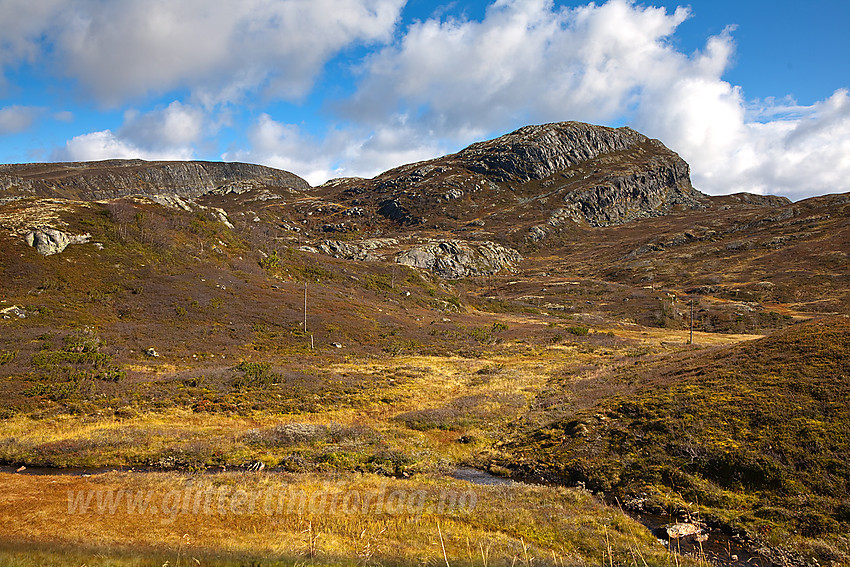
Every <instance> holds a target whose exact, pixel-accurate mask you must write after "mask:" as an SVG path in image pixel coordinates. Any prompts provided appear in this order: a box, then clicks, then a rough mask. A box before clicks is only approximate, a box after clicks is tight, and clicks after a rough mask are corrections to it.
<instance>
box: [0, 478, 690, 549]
mask: <svg viewBox="0 0 850 567" xmlns="http://www.w3.org/2000/svg"><path fill="white" fill-rule="evenodd" d="M92 491H93V493H94V494H96V496H95V497H94V498H93V499H92V500H91V505H90V506H89V508H88V510H87V511H86V512H85V513H81V512H80V509H81V508H80V507H79V506H78V507H76V508H75V510H74V511H71V510H70V509H69V506H70V505H69V494H70V495H71V496H70V497H71V501H72V502H77V503H78V502H80V500H78V498H80V495H83V497H84V496H85V495H86V494H88V493H92ZM118 491H124V494H125V495H127V494H131V495H149V504H150V506H149V508H148V510H147V511H146V513H139V512H138V508H136V510H135V513H129V511H128V509H127V507H126V506H125V501H123V500H122V501H121V502H120V505H119V506H116V507H115V508H114V510H113V512H114V513H110V509H109V507H108V506H105V505H104V506H103V507H102V508H100V509H98V501H97V498H99V496H97V494H101V495H102V494H106V493H111V494H116V493H117V492H118ZM196 494H213V495H216V496H215V497H214V498H213V499H212V500H211V502H212V504H211V505H210V506H209V507H207V506H206V502H205V501H204V500H202V499H193V498H194V496H193V495H196ZM222 494H223V495H226V497H220V495H222ZM242 494H244V495H246V497H244V498H243V497H241V496H237V495H242ZM288 494H291V495H299V496H300V495H306V499H305V500H304V501H303V502H302V501H301V500H299V499H298V498H295V497H292V498H287V497H285V496H284V497H283V502H285V503H286V504H285V505H284V506H281V507H280V508H278V507H277V506H278V503H279V502H280V499H279V498H280V497H281V496H282V495H288ZM352 494H358V495H361V496H362V497H363V498H364V499H366V498H371V500H370V502H372V503H373V504H372V505H371V506H366V505H364V504H362V502H363V501H364V500H360V501H359V502H361V504H360V505H359V507H358V505H352V503H353V502H354V499H353V498H350V499H349V501H348V504H346V503H345V498H347V497H348V495H352ZM445 494H455V495H466V496H462V498H465V500H461V499H458V500H456V502H458V503H459V504H457V505H456V506H455V507H454V508H453V507H451V506H448V505H447V506H444V507H443V508H442V509H441V507H440V501H441V498H445V499H446V500H445V501H446V502H449V501H451V498H450V497H444V496H443V495H445ZM187 495H189V496H187ZM253 495H258V496H257V498H256V499H255V505H254V507H253V510H251V504H250V502H251V500H252V497H253ZM396 495H398V496H396ZM276 498H277V500H276ZM405 499H406V500H405ZM190 500H191V502H192V503H191V504H187V502H189V501H190ZM196 502H201V504H200V505H199V506H198V507H195V505H196V504H195V503H196ZM268 502H271V503H272V504H271V505H268V504H267V503H268ZM290 502H292V503H293V504H294V505H293V507H292V508H291V509H290ZM305 502H306V505H303V506H302V505H301V504H302V503H305ZM334 502H335V503H334ZM377 502H381V503H382V508H378V507H376V506H375V505H374V503H377ZM399 502H406V504H405V505H401V506H400V505H398V503H399ZM460 502H463V503H464V504H463V505H461V504H460ZM322 503H324V505H322ZM154 509H155V511H154ZM0 516H2V517H4V518H6V519H7V521H6V522H3V524H2V527H0V541H6V542H10V541H17V542H21V543H23V542H26V543H27V545H28V548H29V549H33V550H38V549H39V548H42V547H44V548H48V549H49V548H50V547H51V546H54V547H55V546H64V547H67V548H71V549H77V550H86V549H89V550H101V551H102V550H110V551H111V552H113V553H121V552H123V553H125V554H130V555H132V554H133V553H134V552H135V553H137V554H142V555H144V554H151V553H155V554H159V556H169V555H170V556H171V558H172V559H171V564H174V562H175V561H174V559H175V558H176V556H177V555H178V554H180V555H182V557H183V561H184V562H185V563H184V564H189V559H190V558H196V559H197V560H198V561H199V563H198V564H202V565H203V564H212V562H213V561H214V560H222V559H227V558H229V557H241V558H251V557H259V558H263V559H266V560H280V561H284V560H300V561H305V560H309V561H311V562H319V563H333V564H378V563H382V564H420V565H422V564H432V565H433V564H437V562H441V561H443V560H444V558H443V550H442V546H441V545H440V541H439V537H440V535H441V536H442V538H443V544H444V546H445V553H446V557H447V558H448V560H449V562H450V563H451V564H452V565H481V564H482V553H483V554H484V556H485V557H486V558H487V564H488V565H494V566H496V565H516V564H520V565H523V564H526V565H530V564H532V563H533V564H539V565H575V564H583V563H585V562H590V561H594V559H596V558H595V555H596V554H598V553H599V550H600V549H602V548H605V545H603V543H602V542H605V541H606V540H607V541H608V543H609V545H610V549H611V552H610V553H611V554H612V557H611V560H613V561H614V562H615V563H617V564H621V563H627V562H628V563H631V562H632V559H635V560H636V559H637V558H638V557H639V556H642V557H643V558H645V559H646V561H647V562H648V564H650V565H665V564H672V562H673V561H674V559H673V558H671V557H669V556H668V555H667V554H666V551H664V550H663V548H662V547H661V546H659V545H658V544H657V543H656V542H655V541H654V539H653V538H652V537H651V536H650V535H649V534H648V533H647V532H646V531H645V530H642V528H641V527H640V526H639V525H637V524H635V523H634V521H632V520H630V519H629V518H628V517H626V516H625V515H623V514H622V513H621V512H619V511H617V510H614V509H612V508H609V507H607V506H605V505H604V504H603V503H601V502H600V501H599V500H598V499H596V498H595V497H593V496H592V495H590V494H589V493H587V492H584V491H579V490H572V489H563V488H547V487H540V486H529V485H522V484H513V485H510V486H504V485H503V486H475V485H472V484H469V483H465V482H459V481H452V480H449V479H444V478H436V477H420V478H417V479H415V480H396V479H387V478H383V477H376V476H373V475H345V476H318V475H297V476H292V475H270V474H252V473H248V474H239V473H224V474H216V475H185V474H177V473H141V474H140V473H106V474H101V475H95V476H92V477H88V478H81V477H73V476H35V475H32V476H26V475H15V474H0ZM438 523H439V526H440V528H439V532H438V529H437V525H438ZM96 554H97V552H92V555H96ZM2 557H3V556H2V553H1V552H0V559H2ZM117 564H121V563H117ZM193 564H194V563H193Z"/></svg>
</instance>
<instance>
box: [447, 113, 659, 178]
mask: <svg viewBox="0 0 850 567" xmlns="http://www.w3.org/2000/svg"><path fill="white" fill-rule="evenodd" d="M646 142H649V138H647V137H646V136H644V135H643V134H640V133H638V132H636V131H634V130H632V129H631V128H616V129H615V128H605V127H602V126H591V125H590V124H583V123H581V122H560V123H556V124H543V125H537V126H525V127H523V128H520V129H519V130H516V131H515V132H511V133H510V134H506V135H505V136H502V137H500V138H496V139H495V140H488V141H486V142H478V143H477V144H472V145H471V146H469V147H468V148H466V149H464V150H462V151H461V152H459V153H458V154H456V156H455V157H456V158H457V160H459V161H461V162H463V163H464V164H465V165H466V167H467V168H468V169H470V170H472V171H475V172H478V173H483V174H485V175H487V176H488V177H491V178H493V179H495V180H497V181H528V180H531V179H543V178H545V177H548V176H550V175H552V174H553V173H556V172H558V171H562V170H565V169H569V168H570V167H572V166H574V165H576V164H579V163H582V162H585V161H588V160H591V159H593V158H596V157H598V156H600V155H602V154H608V153H612V152H616V151H621V150H625V149H628V148H631V147H632V146H635V145H637V144H641V143H646Z"/></svg>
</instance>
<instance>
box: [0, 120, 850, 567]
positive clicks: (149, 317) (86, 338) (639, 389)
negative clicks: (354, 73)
mask: <svg viewBox="0 0 850 567" xmlns="http://www.w3.org/2000/svg"><path fill="white" fill-rule="evenodd" d="M849 218H850V195H847V194H844V195H827V196H823V197H818V198H814V199H808V200H805V201H800V202H796V203H791V202H790V201H788V200H787V199H784V198H781V197H774V196H760V195H748V194H738V195H729V196H723V197H712V196H708V195H704V194H702V193H700V192H699V191H698V190H697V189H695V188H694V187H693V186H692V185H691V182H690V178H689V168H688V165H687V163H685V162H684V161H683V160H682V159H681V158H680V157H679V156H678V155H677V154H675V152H673V151H671V150H670V149H668V148H666V147H665V146H664V145H663V144H662V143H661V142H659V141H657V140H652V139H649V138H647V137H645V136H643V135H642V134H640V133H638V132H635V131H634V130H631V129H629V128H618V129H612V128H604V127H598V126H591V125H587V124H580V123H574V122H564V123H557V124H546V125H539V126H528V127H525V128H521V129H519V130H517V131H516V132H512V133H510V134H507V135H505V136H502V137H500V138H497V139H494V140H489V141H484V142H479V143H476V144H473V145H472V146H470V147H468V148H466V149H464V150H462V151H460V152H458V153H456V154H452V155H448V156H444V157H440V158H436V159H434V160H429V161H426V162H420V163H416V164H410V165H405V166H401V167H399V168H396V169H393V170H390V171H387V172H385V173H382V174H380V175H378V176H376V177H375V178H373V179H355V178H346V179H336V180H331V181H329V182H327V183H325V184H323V185H322V186H319V187H310V186H309V185H308V184H307V183H306V182H305V181H304V180H302V179H300V178H299V177H297V176H296V175H294V174H292V173H289V172H284V171H279V170H274V169H271V168H267V167H262V166H253V165H248V164H238V163H208V162H185V163H182V162H144V161H140V160H129V161H120V160H119V161H107V162H95V163H73V164H69V163H64V164H19V165H7V166H0V282H1V283H0V329H2V333H0V396H2V401H3V403H2V409H0V418H2V420H0V462H2V464H5V465H6V466H8V467H11V468H10V469H7V470H2V471H0V484H3V486H4V488H5V490H4V491H0V492H4V494H5V496H4V497H3V498H0V509H2V510H4V514H6V513H8V514H11V515H13V516H14V517H15V519H16V522H12V523H10V526H9V527H7V528H6V531H0V562H4V561H6V562H12V558H17V557H19V556H20V554H21V553H23V555H27V553H29V552H30V551H32V550H40V551H41V552H43V553H44V554H45V555H44V557H46V558H48V559H45V560H44V564H56V565H61V564H62V562H61V561H62V560H61V558H60V559H55V558H56V557H61V553H62V552H61V549H70V550H73V552H74V553H75V554H77V555H75V557H77V556H78V557H79V559H80V563H83V562H87V564H89V565H96V564H119V565H124V564H134V563H132V562H133V561H135V559H134V558H138V557H142V558H143V559H141V561H143V562H146V563H144V564H148V563H150V564H158V565H162V564H163V563H164V562H165V561H166V560H167V561H170V562H171V563H175V557H174V553H172V552H173V550H174V548H175V543H174V542H173V541H171V540H169V539H168V538H169V537H171V535H170V534H172V533H177V532H178V531H179V532H180V534H183V533H187V534H190V533H191V534H192V538H196V540H202V541H205V542H206V543H205V544H204V545H195V547H193V549H194V552H196V553H197V555H196V557H199V558H201V557H202V558H203V561H205V563H203V564H221V565H240V564H243V563H245V562H246V561H258V562H260V563H261V564H265V563H263V562H264V561H266V562H269V564H275V563H274V561H277V562H278V564H292V563H294V562H298V561H304V560H307V559H309V560H310V561H311V562H318V563H323V562H324V563H327V564H338V563H342V564H352V565H353V564H358V565H364V564H374V563H378V562H380V563H382V564H404V565H406V564H414V563H416V564H421V563H423V562H424V563H429V564H435V562H438V563H440V562H442V563H445V562H446V561H450V562H451V563H452V564H460V565H466V564H469V565H472V564H476V565H477V564H480V563H481V560H480V556H481V555H482V553H483V554H484V557H485V559H484V563H486V564H487V565H516V564H517V563H522V564H526V565H530V564H531V563H535V564H540V565H553V566H557V565H563V564H564V563H565V562H566V564H568V565H581V564H589V563H593V562H598V561H599V557H600V556H601V557H603V558H604V562H608V563H609V564H622V565H625V564H629V565H631V564H640V563H641V559H642V560H643V561H644V562H646V564H647V565H677V564H696V563H697V561H698V560H702V561H706V560H712V561H714V562H716V563H718V564H724V565H730V564H736V563H735V562H734V561H732V560H731V559H730V558H729V556H731V555H732V554H733V551H732V550H736V551H735V552H734V554H736V555H739V556H740V557H742V558H743V557H745V556H746V557H750V556H752V557H754V559H753V561H755V560H760V561H762V564H763V565H769V564H771V562H773V563H775V564H795V565H815V564H820V565H824V564H826V563H828V562H833V563H835V564H847V563H848V561H850V559H848V558H850V544H848V542H847V540H846V537H843V536H842V534H846V532H847V529H848V527H850V526H848V518H847V506H848V502H847V501H846V497H845V496H846V494H847V491H848V484H847V483H848V479H850V469H848V462H847V455H848V451H850V447H847V438H848V436H847V431H848V430H850V416H848V414H847V411H846V408H844V407H843V406H842V403H843V400H845V399H846V397H847V395H848V393H850V392H848V390H847V368H848V366H850V365H848V360H847V354H848V353H847V348H848V340H847V337H848V324H847V319H846V315H849V314H850V279H848V278H850V270H848V266H850V264H848V260H847V253H848V250H847V242H848V241H850V222H848V219H849ZM692 313H693V329H694V340H693V344H691V342H690V340H689V339H690V334H689V328H690V327H691V314H692ZM21 466H24V467H27V469H22V471H21V474H16V473H15V472H14V471H16V470H18V468H19V467H21ZM34 467H44V470H38V469H37V470H38V472H42V473H48V474H45V475H44V476H43V477H41V476H39V477H36V476H24V475H25V473H26V472H27V470H32V469H33V468H34ZM465 467H472V468H476V469H482V468H486V469H487V470H488V471H490V472H491V473H493V474H495V475H502V476H508V477H512V478H515V479H525V480H541V479H542V480H545V481H546V482H547V483H554V484H556V485H557V486H554V485H545V486H533V485H528V484H519V483H518V484H493V485H488V486H486V487H485V486H479V485H475V484H470V483H468V482H467V481H465V480H462V479H457V478H454V477H453V476H452V475H453V474H455V473H456V471H457V470H458V469H461V470H464V468H465ZM76 468H84V469H86V470H90V471H94V472H97V473H98V474H94V475H93V476H91V477H81V478H77V477H74V478H73V479H68V478H64V477H62V476H61V473H62V471H68V470H73V469H76ZM104 468H107V469H108V471H104ZM113 468H121V469H128V468H129V469H135V470H143V471H146V472H138V473H130V472H109V471H111V470H112V469H113ZM259 470H262V471H264V472H262V473H256V471H259ZM200 471H206V472H207V473H208V475H207V476H205V475H197V474H195V473H197V472H200ZM212 471H222V472H221V473H216V474H211V473H212ZM249 471H253V472H251V474H252V475H255V476H249V475H248V472H249ZM267 473H269V474H267ZM475 474H478V473H475ZM473 476H474V475H473ZM474 478H478V477H474ZM486 479H487V482H499V481H502V482H504V481H503V479H501V478H495V479H494V478H493V477H486ZM479 480H480V479H479ZM195 482H199V483H201V484H204V485H205V486H206V485H207V484H208V485H209V486H219V485H226V486H230V487H232V488H233V489H234V490H236V489H237V488H240V487H247V486H252V487H255V488H256V487H268V486H272V485H273V486H279V484H280V483H284V484H290V485H292V486H298V487H301V488H303V489H304V490H305V491H306V492H307V493H310V494H313V493H315V492H316V491H320V490H324V488H321V487H323V486H325V483H334V482H337V483H339V482H341V483H343V484H345V485H346V486H351V487H354V488H352V490H355V489H356V490H359V491H361V492H362V491H365V492H369V491H372V490H379V489H380V487H382V486H384V487H385V486H387V483H388V482H389V483H391V485H392V486H395V487H397V489H398V490H403V488H402V487H403V486H405V483H408V484H407V485H408V486H416V487H417V489H416V490H422V491H424V494H426V495H427V498H432V497H433V498H439V497H440V496H439V495H440V494H444V493H445V491H446V490H461V489H462V490H472V491H474V493H475V495H476V498H478V499H479V500H480V502H481V506H483V508H480V509H479V510H478V511H477V512H476V513H475V514H472V513H468V512H469V511H468V510H467V511H458V510H449V511H446V510H443V509H442V508H441V509H439V510H437V509H429V510H428V511H426V512H424V513H423V512H422V511H420V512H419V515H416V514H412V515H409V516H408V515H389V516H387V515H386V514H383V513H382V514H365V515H359V516H356V521H355V520H354V519H352V518H350V517H348V516H345V515H344V514H342V515H340V514H333V513H331V514H325V513H320V514H312V515H310V514H305V513H304V511H303V510H301V511H298V512H291V511H290V512H291V513H290V512H287V513H285V514H279V515H277V516H275V515H272V516H271V517H268V516H262V515H259V514H256V515H251V514H247V515H244V516H242V517H241V518H232V517H230V516H228V517H226V518H224V519H222V518H207V519H208V520H210V521H209V522H198V521H197V518H196V517H195V516H192V515H188V516H180V517H179V518H176V519H175V518H172V520H173V521H176V522H177V523H176V524H175V527H174V528H173V530H172V528H170V527H167V526H168V525H170V524H157V526H159V527H157V528H156V529H154V528H150V530H148V529H147V528H146V527H145V525H146V524H145V522H150V521H151V520H150V519H148V518H146V517H139V516H138V515H135V516H134V515H132V514H129V513H128V514H123V515H122V514H119V515H117V516H114V517H111V520H112V521H113V523H112V524H110V523H109V522H105V521H103V520H104V517H99V516H97V515H94V516H91V515H89V516H80V517H79V518H76V517H69V518H66V520H67V521H66V522H65V523H64V524H63V527H61V529H60V528H58V527H56V526H54V527H53V528H51V527H50V526H48V525H47V524H46V523H44V522H42V520H41V519H43V518H45V517H50V516H52V515H55V514H56V513H57V511H56V510H57V509H60V508H61V507H62V506H64V505H65V503H64V501H62V498H64V496H63V495H62V494H60V492H57V490H58V489H57V488H56V486H60V485H61V486H63V487H69V490H70V489H74V490H77V489H79V490H83V489H85V490H88V489H89V488H91V487H99V486H109V487H113V488H116V489H120V487H122V486H123V487H126V490H150V491H153V492H151V493H152V494H160V493H162V494H163V495H165V494H168V493H169V492H168V491H169V489H168V487H169V486H172V485H173V484H174V483H177V484H179V485H181V486H183V483H186V486H190V485H191V483H195ZM343 484H336V485H334V486H337V487H339V486H343ZM281 486H282V485H281ZM258 490H259V488H258ZM334 490H336V489H334ZM39 491H43V492H44V494H49V495H50V496H49V498H46V499H45V500H44V502H42V503H39V502H37V501H35V500H32V499H31V498H29V497H28V496H27V495H32V494H34V493H38V492H39ZM440 491H443V492H440ZM614 496H616V497H618V498H619V502H620V503H622V504H623V505H624V507H626V508H629V510H628V511H629V513H631V514H634V515H635V517H637V518H638V519H641V521H644V520H645V519H646V518H647V517H648V516H649V515H652V513H659V512H663V513H664V515H665V516H664V517H665V518H666V520H665V522H668V523H671V524H672V523H673V522H677V521H678V520H686V523H689V524H691V525H694V522H695V520H696V519H699V520H700V521H702V522H703V523H705V524H706V525H703V526H702V529H704V530H705V533H704V534H703V535H706V537H708V538H709V539H708V541H707V542H706V543H705V546H702V541H700V542H698V543H699V544H700V545H699V546H697V549H698V550H700V549H701V550H702V553H703V556H702V557H701V558H699V559H693V558H688V557H680V556H679V555H678V554H674V553H673V551H672V549H673V547H674V546H673V543H675V542H678V541H679V540H676V539H675V538H673V539H669V538H667V535H666V532H665V531H664V529H666V528H663V529H661V532H660V533H661V535H662V536H663V538H665V541H666V542H667V545H668V546H667V547H663V546H661V545H659V544H658V539H657V536H658V535H659V533H654V534H650V532H649V531H647V530H646V529H644V528H642V527H641V526H640V525H639V524H638V523H636V522H635V521H634V520H632V519H629V518H628V517H627V516H626V515H625V514H624V512H623V511H622V510H620V509H619V507H618V506H617V502H616V501H614V500H613V497H614ZM163 498H164V496H163ZM429 501H430V500H429ZM606 502H607V504H606ZM57 506H58V508H57ZM19 509H25V510H27V511H28V512H27V514H25V515H24V514H21V513H19V512H17V511H18V510H19ZM482 509H486V511H484V512H482ZM680 512H685V513H684V514H679V513H680ZM679 516H681V517H679ZM77 520H79V521H77ZM231 520H232V522H231ZM151 525H152V524H151ZM228 525H236V526H238V529H237V530H236V531H234V532H232V533H229V532H228V531H227V526H228ZM665 525H666V524H665ZM80 526H85V527H86V529H84V530H81V529H80ZM110 526H113V527H110ZM114 526H121V527H120V529H116V528H114ZM162 526H166V527H162ZM389 526H391V527H389ZM51 530H53V531H51ZM313 530H318V532H317V533H321V538H319V539H316V540H315V541H314V535H316V534H315V533H314V532H313ZM733 532H734V534H737V536H739V537H737V539H736V538H735V537H732V538H731V539H730V537H729V534H730V533H733ZM143 534H148V535H143ZM245 534H253V535H250V536H248V535H245ZM305 534H307V535H306V536H305ZM317 537H318V536H317ZM305 540H309V541H307V543H306V544H305ZM674 540H675V542H674ZM281 541H283V542H285V543H280V544H279V543H277V542H281ZM318 541H321V543H317V542H318ZM407 541H410V542H417V543H416V544H409V545H408V544H406V543H405V542H407ZM693 541H695V540H693ZM21 542H23V543H21ZM47 542H50V544H49V545H48V543H47ZM441 544H442V545H441ZM180 545H183V544H182V543H181V544H180ZM21 546H23V551H21ZM55 546H59V550H60V551H57V550H56V548H55ZM488 546H490V547H488ZM758 547H761V548H762V549H761V551H760V552H758V551H757V550H756V548H758ZM181 549H182V548H181ZM305 549H307V550H309V553H306V552H305ZM488 549H490V550H491V551H492V554H491V555H488V554H487V553H488V552H487V550H488ZM724 549H725V550H726V552H725V556H724V555H723V554H724V552H723V550H724ZM352 550H355V551H352ZM90 551H91V552H90ZM709 552H710V554H711V556H709ZM57 554H59V555H57ZM98 554H100V555H101V556H102V557H103V558H105V559H103V561H102V562H101V563H97V562H96V561H98V560H96V559H95V558H94V557H93V556H96V555H98ZM115 554H117V555H115ZM724 557H725V559H724ZM270 558H271V559H270ZM54 559H55V561H54ZM7 560H8V561H7ZM113 560H114V562H115V563H110V561H113ZM184 560H185V557H184ZM15 561H18V559H15ZM26 561H27V560H24V559H21V560H20V561H19V562H18V563H12V564H20V565H29V564H31V563H27V562H26ZM51 561H52V562H53V563H51ZM741 561H742V562H743V561H744V560H743V559H742V560H741ZM680 562H681V563H680ZM689 562H690V563H689ZM816 562H817V563H816Z"/></svg>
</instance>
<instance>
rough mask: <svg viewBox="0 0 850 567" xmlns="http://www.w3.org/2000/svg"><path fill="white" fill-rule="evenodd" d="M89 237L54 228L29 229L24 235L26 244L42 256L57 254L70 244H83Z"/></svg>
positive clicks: (88, 235)
mask: <svg viewBox="0 0 850 567" xmlns="http://www.w3.org/2000/svg"><path fill="white" fill-rule="evenodd" d="M90 239H91V235H90V234H68V233H66V232H62V231H61V230H56V229H55V228H42V229H38V230H31V231H30V232H28V233H26V235H25V236H24V241H25V242H26V243H27V245H28V246H32V247H33V248H35V249H36V250H37V251H38V253H39V254H41V255H42V256H51V255H53V254H59V253H60V252H63V251H64V250H65V248H67V247H68V246H69V245H71V244H85V243H87V242H88V241H89V240H90Z"/></svg>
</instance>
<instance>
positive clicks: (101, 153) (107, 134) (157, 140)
mask: <svg viewBox="0 0 850 567" xmlns="http://www.w3.org/2000/svg"><path fill="white" fill-rule="evenodd" d="M207 122H208V117H207V115H206V114H205V113H204V111H203V110H202V109H200V108H198V107H193V106H190V105H185V104H182V103H180V102H179V101H174V102H172V103H171V104H169V105H168V106H167V107H164V108H158V109H155V110H152V111H150V112H147V113H139V112H138V111H135V110H130V111H127V112H126V113H125V115H124V124H123V125H122V126H121V128H120V129H118V130H117V131H116V132H113V131H112V130H102V131H98V132H90V133H88V134H82V135H79V136H75V137H74V138H72V139H70V140H68V142H66V144H65V147H64V148H61V149H59V150H58V151H57V152H55V154H54V156H53V157H54V159H57V160H62V161H88V160H103V159H130V158H139V159H150V160H185V159H192V158H193V157H194V155H195V149H194V146H195V144H197V143H198V142H201V141H202V140H203V139H204V137H205V136H206V135H207V133H208V132H207Z"/></svg>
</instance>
